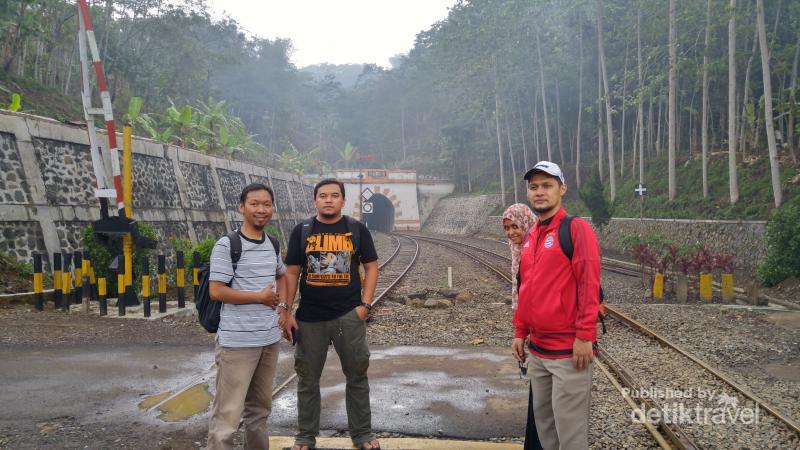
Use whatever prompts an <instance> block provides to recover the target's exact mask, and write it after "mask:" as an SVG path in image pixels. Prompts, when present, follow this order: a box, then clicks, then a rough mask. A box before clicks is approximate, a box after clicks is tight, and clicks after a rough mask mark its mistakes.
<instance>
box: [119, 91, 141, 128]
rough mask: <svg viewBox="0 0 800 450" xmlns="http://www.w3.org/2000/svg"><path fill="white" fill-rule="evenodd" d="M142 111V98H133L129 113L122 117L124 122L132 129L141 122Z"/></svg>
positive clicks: (129, 103)
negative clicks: (140, 114)
mask: <svg viewBox="0 0 800 450" xmlns="http://www.w3.org/2000/svg"><path fill="white" fill-rule="evenodd" d="M141 110H142V98H141V97H131V101H130V102H128V112H127V113H126V114H125V115H124V116H122V120H123V121H124V122H125V123H126V124H128V125H130V126H131V127H133V126H135V125H136V122H138V121H139V117H140V116H139V113H140V112H141Z"/></svg>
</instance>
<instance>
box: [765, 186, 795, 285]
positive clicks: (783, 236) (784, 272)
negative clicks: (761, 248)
mask: <svg viewBox="0 0 800 450" xmlns="http://www.w3.org/2000/svg"><path fill="white" fill-rule="evenodd" d="M798 203H800V202H795V203H794V204H787V205H784V206H783V207H782V208H778V209H776V210H775V212H774V213H773V214H772V217H771V218H770V220H769V222H767V230H766V235H765V241H766V255H765V256H764V259H763V260H762V261H761V263H760V264H759V265H758V277H759V278H760V279H761V281H762V282H763V283H764V284H765V285H767V286H774V285H776V284H778V283H780V282H781V281H783V280H785V279H786V278H788V277H792V276H794V277H797V276H800V204H798Z"/></svg>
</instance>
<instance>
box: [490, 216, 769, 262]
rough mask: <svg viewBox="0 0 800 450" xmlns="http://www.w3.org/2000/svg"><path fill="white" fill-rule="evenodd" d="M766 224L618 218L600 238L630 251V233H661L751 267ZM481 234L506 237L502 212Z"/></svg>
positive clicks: (618, 250) (756, 259) (607, 245)
mask: <svg viewBox="0 0 800 450" xmlns="http://www.w3.org/2000/svg"><path fill="white" fill-rule="evenodd" d="M585 219H586V220H587V221H589V222H591V218H589V217H585ZM765 226H766V222H764V221H736V220H688V219H643V220H640V219H634V218H614V219H611V222H609V224H608V226H606V227H605V228H604V229H603V230H602V231H601V232H600V233H599V234H598V236H597V238H598V239H599V241H600V247H601V248H602V249H603V250H604V251H606V252H609V251H610V252H615V253H624V254H626V255H630V249H628V248H625V246H624V243H623V240H624V239H625V237H626V236H629V235H638V236H646V235H653V236H655V235H658V236H661V237H663V238H664V239H666V240H667V241H669V242H673V243H675V244H677V245H679V246H684V245H685V246H693V245H697V244H704V245H706V246H707V247H708V248H709V250H711V251H712V252H729V253H734V254H735V255H736V266H737V268H739V269H741V270H745V271H747V270H753V269H754V268H755V266H756V265H757V264H758V262H759V261H760V260H761V258H762V257H763V256H764V252H765V248H764V229H765ZM478 234H481V235H486V236H493V237H498V238H502V237H503V228H502V225H501V224H500V216H491V217H489V218H488V219H487V220H486V222H485V223H484V225H483V226H482V227H481V228H480V231H478Z"/></svg>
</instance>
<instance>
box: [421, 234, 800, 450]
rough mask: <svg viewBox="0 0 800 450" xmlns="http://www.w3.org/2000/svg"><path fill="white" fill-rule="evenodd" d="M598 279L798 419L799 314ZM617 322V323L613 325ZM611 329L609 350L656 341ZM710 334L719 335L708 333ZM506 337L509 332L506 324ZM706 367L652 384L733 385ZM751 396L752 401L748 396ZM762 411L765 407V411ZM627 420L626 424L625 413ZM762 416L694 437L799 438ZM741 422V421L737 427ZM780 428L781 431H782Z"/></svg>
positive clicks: (734, 442)
mask: <svg viewBox="0 0 800 450" xmlns="http://www.w3.org/2000/svg"><path fill="white" fill-rule="evenodd" d="M441 237H442V238H445V239H449V240H458V241H461V242H465V243H468V244H470V245H474V246H477V247H481V248H485V249H488V250H492V251H494V252H496V253H500V254H505V253H506V252H508V247H507V245H506V244H505V243H503V242H499V241H496V240H495V241H490V240H484V239H474V238H463V237H462V238H460V237H453V236H441ZM429 245H430V244H429ZM437 259H438V258H437ZM603 286H604V289H605V291H606V292H607V293H608V302H609V303H615V304H619V306H620V308H621V309H622V310H623V312H626V313H629V314H630V315H632V316H633V317H634V318H636V319H637V320H640V321H642V322H644V323H645V324H646V325H648V326H650V327H651V328H653V329H654V330H655V331H657V332H658V333H660V334H662V335H664V336H665V337H667V338H668V339H670V340H671V341H673V342H675V343H676V344H678V345H680V346H682V347H683V348H685V349H686V350H687V351H689V352H691V353H692V354H694V355H696V356H697V357H699V358H701V359H703V360H704V361H706V362H708V363H709V364H711V365H712V366H713V367H716V368H720V369H721V370H722V371H723V373H725V374H726V375H727V376H729V377H731V378H732V379H734V381H736V382H737V383H739V384H742V385H744V386H745V387H747V388H748V389H750V390H751V391H752V392H754V393H755V394H756V395H757V396H759V397H761V398H762V399H763V400H764V401H766V402H767V403H768V404H770V405H772V406H774V407H777V408H779V409H781V410H782V411H783V412H784V413H785V414H786V415H787V416H789V417H791V418H793V419H794V420H798V417H800V402H799V400H800V370H798V369H797V367H798V366H800V350H799V349H800V346H798V343H800V319H798V318H797V317H798V316H797V313H792V312H787V313H777V312H766V313H765V312H757V311H749V310H743V309H732V308H730V307H727V306H724V305H716V304H686V305H679V304H670V305H663V304H661V305H659V304H656V305H654V304H646V303H643V301H642V298H643V294H644V289H643V288H642V286H641V282H640V281H638V280H636V279H632V278H630V277H626V276H623V275H618V274H613V273H606V272H604V274H603ZM456 319H457V318H456ZM620 328H621V327H615V329H620ZM622 329H623V331H627V330H626V329H624V328H622ZM776 330H778V331H779V332H776ZM612 334H613V333H612V332H611V331H610V332H609V334H608V335H606V336H602V337H601V338H600V342H601V343H602V344H603V345H604V346H605V347H606V348H609V351H610V352H611V353H612V354H613V355H616V354H617V353H618V351H616V348H617V347H619V348H622V349H623V353H624V354H633V352H634V351H635V350H634V349H635V348H638V346H645V345H649V346H651V347H652V346H653V345H652V344H651V343H650V342H651V341H650V340H649V339H646V338H643V337H638V338H637V337H636V335H635V333H633V332H631V331H628V333H627V334H624V335H623V337H620V336H619V334H620V333H617V335H612ZM710 335H711V336H718V337H717V338H716V339H715V340H713V341H710V340H709V336H710ZM507 339H508V340H510V331H509V334H508V337H507ZM709 342H713V345H709ZM645 348H648V347H645ZM648 351H649V350H648ZM650 353H652V352H650ZM661 356H662V357H664V358H672V359H673V360H675V359H676V358H674V357H673V356H671V353H668V354H666V355H661ZM658 361H659V360H658V359H657V358H655V359H654V358H650V359H647V360H637V359H632V360H628V361H622V360H621V361H620V362H622V363H623V365H625V366H626V367H629V368H631V370H633V368H635V367H638V368H639V369H638V370H639V371H642V373H649V371H650V370H651V369H650V368H652V367H660V362H658ZM677 361H678V362H671V363H670V364H674V365H675V367H682V368H683V370H685V368H686V367H693V366H695V365H694V364H693V363H692V364H690V365H688V366H687V365H686V364H684V362H681V360H680V359H678V360H677ZM661 372H664V373H671V372H666V371H659V373H661ZM703 372H704V371H702V369H699V368H698V370H690V371H689V372H688V374H686V375H685V376H686V377H689V378H681V376H684V375H678V374H676V375H675V376H668V377H667V378H668V379H669V380H670V383H671V384H662V383H659V384H658V385H657V386H658V387H659V388H666V387H670V388H673V389H674V388H678V387H681V386H697V387H698V388H699V387H703V386H705V389H713V390H716V391H717V392H726V393H728V394H733V389H732V388H730V387H727V385H724V384H723V383H722V382H721V381H717V380H716V377H713V376H712V375H710V374H704V373H703ZM637 373H638V372H637ZM634 376H635V377H636V378H637V379H640V380H648V381H647V382H645V383H644V385H645V386H650V385H655V384H653V383H655V380H654V379H651V378H644V377H640V375H638V374H636V375H634ZM692 377H695V378H699V379H700V380H702V381H703V382H704V383H706V384H697V383H698V380H697V379H695V378H692ZM706 378H707V379H706ZM648 383H650V384H648ZM691 383H695V384H691ZM609 388H610V385H609ZM737 401H738V403H739V405H745V406H746V405H747V404H748V403H747V402H746V401H745V399H744V398H743V397H738V396H737ZM750 404H751V406H752V403H750ZM710 406H717V405H710ZM765 414H767V416H766V417H765ZM626 420H627V422H626V423H627V424H628V425H629V424H630V419H629V418H627V419H626ZM761 420H762V422H761V423H762V425H767V426H762V427H761V428H763V429H764V431H763V434H758V433H756V434H754V435H753V437H752V439H751V438H750V437H748V436H749V435H750V434H751V433H750V431H751V430H748V429H737V428H736V427H733V429H732V430H731V432H738V433H739V434H738V435H737V436H736V437H733V438H730V439H728V440H722V441H718V442H717V441H715V439H716V437H715V435H714V434H715V433H717V434H719V433H722V434H725V433H724V432H723V431H722V428H718V427H717V426H716V425H713V426H712V427H711V428H710V429H709V428H706V429H701V430H696V432H697V433H698V434H699V435H700V436H701V437H699V438H698V441H700V440H702V439H705V441H703V442H706V443H707V444H708V443H714V442H717V443H716V444H713V445H712V447H717V448H725V447H729V448H742V447H743V446H747V445H749V443H752V442H756V443H758V445H756V447H755V448H761V447H762V446H763V448H781V447H784V446H785V445H786V444H787V443H791V444H793V445H796V444H797V443H798V442H800V441H798V436H796V435H795V434H794V433H793V432H791V431H789V430H787V429H785V428H782V427H783V426H782V425H776V426H771V425H770V424H771V423H774V422H776V419H773V418H772V417H771V416H769V415H768V413H765V412H764V411H761ZM629 426H630V425H629ZM741 426H742V425H741V424H739V427H741ZM778 428H781V429H783V430H784V431H783V432H780V431H778ZM770 430H772V431H770ZM770 433H772V434H770ZM784 448H785V447H784Z"/></svg>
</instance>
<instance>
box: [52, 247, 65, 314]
mask: <svg viewBox="0 0 800 450" xmlns="http://www.w3.org/2000/svg"><path fill="white" fill-rule="evenodd" d="M63 300H64V291H63V290H61V253H53V303H54V305H53V308H55V309H58V308H61V302H62V301H63Z"/></svg>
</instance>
